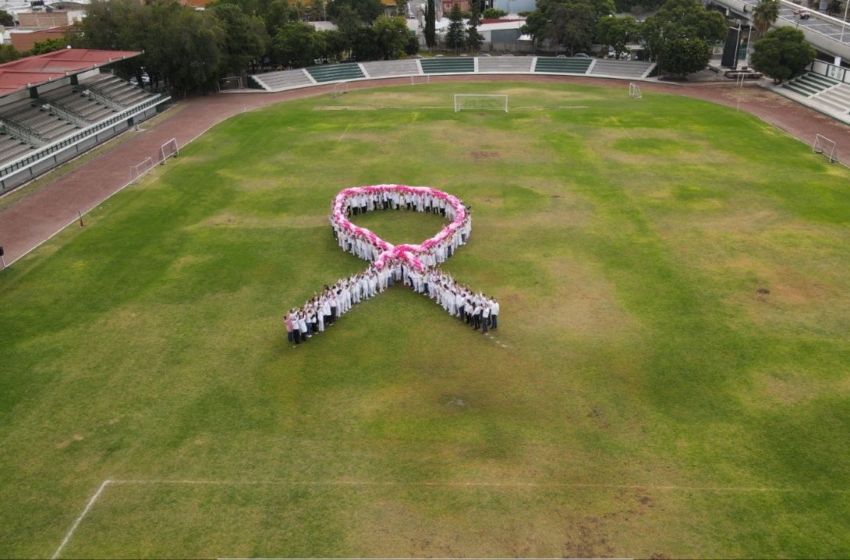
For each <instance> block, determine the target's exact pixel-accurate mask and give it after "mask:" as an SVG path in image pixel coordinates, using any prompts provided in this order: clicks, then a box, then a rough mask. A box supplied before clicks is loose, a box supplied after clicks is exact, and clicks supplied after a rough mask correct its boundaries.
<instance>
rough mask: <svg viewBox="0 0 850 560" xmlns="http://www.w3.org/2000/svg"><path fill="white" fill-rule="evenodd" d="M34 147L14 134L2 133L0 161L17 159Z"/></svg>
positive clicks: (0, 137)
mask: <svg viewBox="0 0 850 560" xmlns="http://www.w3.org/2000/svg"><path fill="white" fill-rule="evenodd" d="M32 149H33V148H32V146H30V145H29V144H27V143H25V142H21V141H20V140H18V139H17V138H15V137H14V136H11V135H9V134H3V133H0V163H5V162H7V161H12V160H14V159H17V158H19V157H21V156H23V155H24V154H26V153H27V152H29V151H30V150H32Z"/></svg>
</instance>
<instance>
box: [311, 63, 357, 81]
mask: <svg viewBox="0 0 850 560" xmlns="http://www.w3.org/2000/svg"><path fill="white" fill-rule="evenodd" d="M306 70H307V72H309V73H310V76H312V77H313V79H314V80H316V81H317V82H319V83H323V82H343V81H346V80H357V79H360V78H365V77H366V76H365V75H364V74H363V71H362V70H360V65H359V64H332V65H328V66H311V67H310V68H307V69H306Z"/></svg>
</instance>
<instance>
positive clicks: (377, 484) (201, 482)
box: [50, 479, 850, 560]
mask: <svg viewBox="0 0 850 560" xmlns="http://www.w3.org/2000/svg"><path fill="white" fill-rule="evenodd" d="M114 486H246V487H248V486H282V487H283V486H303V487H326V488H333V487H336V488H369V487H372V488H392V487H398V488H416V487H419V488H429V487H433V488H458V489H464V488H466V489H472V488H493V489H500V488H502V489H518V488H531V489H533V488H539V489H541V490H545V489H588V490H640V491H656V492H718V493H723V492H727V493H741V494H743V493H777V494H779V493H787V494H839V495H841V494H844V495H850V489H816V488H771V487H760V486H678V485H664V484H661V485H654V484H603V483H600V484H594V483H582V482H521V481H519V482H487V481H442V482H436V481H435V482H428V481H423V482H394V481H368V480H363V481H358V480H313V481H310V480H301V481H299V480H276V479H269V480H215V479H124V480H121V479H107V480H104V481H103V482H102V483H101V485H100V486H99V487H98V489H97V491H96V492H95V493H94V495H92V497H91V498H89V501H88V502H86V505H85V507H84V508H83V511H82V512H81V513H80V515H79V516H77V518H76V519H75V520H74V523H73V524H72V525H71V528H70V529H68V532H67V533H66V534H65V538H64V539H62V542H61V543H60V544H59V547H58V548H57V549H56V552H54V553H53V556H51V557H50V558H51V560H56V559H58V558H60V556H61V555H62V551H63V550H64V549H65V547H66V546H67V545H68V543H69V542H70V541H71V538H72V537H73V536H74V533H75V532H76V531H77V529H78V528H79V526H80V524H81V523H82V522H83V520H84V519H85V518H86V516H87V515H88V514H89V512H90V511H91V510H92V508H93V507H94V505H95V503H96V502H97V501H98V499H100V498H101V496H102V495H103V493H104V491H105V490H106V488H107V487H114Z"/></svg>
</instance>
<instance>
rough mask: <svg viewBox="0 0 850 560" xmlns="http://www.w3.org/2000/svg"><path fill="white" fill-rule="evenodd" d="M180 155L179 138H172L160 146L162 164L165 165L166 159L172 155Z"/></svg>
mask: <svg viewBox="0 0 850 560" xmlns="http://www.w3.org/2000/svg"><path fill="white" fill-rule="evenodd" d="M178 155H180V149H179V148H178V147H177V138H172V139H171V140H169V141H168V142H166V143H165V144H163V145H162V146H160V147H159V157H160V161H159V163H160V165H165V161H166V160H167V159H168V158H170V157H177V156H178Z"/></svg>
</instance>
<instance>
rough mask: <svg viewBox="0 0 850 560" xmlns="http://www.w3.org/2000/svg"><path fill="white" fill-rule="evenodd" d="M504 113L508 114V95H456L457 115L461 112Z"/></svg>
mask: <svg viewBox="0 0 850 560" xmlns="http://www.w3.org/2000/svg"><path fill="white" fill-rule="evenodd" d="M469 110H472V111H504V112H505V113H507V112H508V96H507V95H476V94H472V93H456V94H455V113H457V112H460V111H469Z"/></svg>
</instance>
